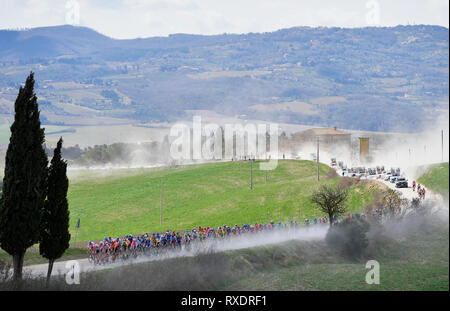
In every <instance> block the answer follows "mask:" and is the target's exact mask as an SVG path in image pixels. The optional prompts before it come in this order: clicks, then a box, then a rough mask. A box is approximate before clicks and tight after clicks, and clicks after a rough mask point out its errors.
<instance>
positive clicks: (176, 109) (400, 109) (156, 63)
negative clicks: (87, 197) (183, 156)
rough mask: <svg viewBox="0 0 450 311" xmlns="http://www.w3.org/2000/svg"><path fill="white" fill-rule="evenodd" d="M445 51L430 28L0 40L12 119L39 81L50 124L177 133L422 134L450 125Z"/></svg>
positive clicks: (60, 29)
mask: <svg viewBox="0 0 450 311" xmlns="http://www.w3.org/2000/svg"><path fill="white" fill-rule="evenodd" d="M448 47H449V45H448V29H447V28H444V27H439V26H425V25H418V26H397V27H367V28H351V29H345V28H325V27H319V28H310V27H294V28H289V29H282V30H279V31H275V32H270V33H248V34H221V35H211V36H202V35H189V34H174V35H170V36H168V37H152V38H145V39H130V40H116V39H113V38H109V37H106V36H103V35H101V34H99V33H97V32H95V31H94V30H92V29H88V28H84V27H74V26H67V25H66V26H55V27H43V28H34V29H29V30H25V31H12V30H0V99H1V100H0V115H2V116H8V115H9V116H10V115H11V108H12V104H13V102H14V99H15V96H16V95H17V89H18V87H19V85H20V83H23V81H24V79H25V77H26V76H27V74H28V73H29V71H30V70H33V71H35V77H36V80H37V85H36V90H37V92H38V97H39V99H40V100H41V101H44V102H45V105H43V106H42V116H43V118H45V119H44V121H45V123H46V124H60V125H74V124H83V122H86V121H85V120H87V119H89V118H90V119H91V120H93V121H92V122H93V123H97V124H100V123H102V124H112V123H115V124H116V123H117V122H120V120H122V122H124V123H128V124H129V123H146V122H154V121H174V120H178V119H183V118H188V117H189V113H188V112H187V111H194V112H197V113H200V111H210V112H211V111H212V112H215V113H218V114H220V115H226V116H236V115H245V116H246V117H245V118H247V119H249V118H250V119H262V120H268V121H273V122H283V123H296V124H306V125H321V126H338V127H339V128H346V129H355V130H372V131H399V132H408V131H420V130H422V129H423V128H424V127H426V126H427V125H428V124H429V123H430V122H434V120H435V118H436V117H438V116H442V115H445V113H446V112H447V113H448V64H449V63H448V55H449V54H448ZM265 106H267V107H265ZM86 108H88V109H90V111H91V113H90V114H89V115H88V116H86V114H85V112H86ZM344 116H345V117H344ZM92 122H91V123H92Z"/></svg>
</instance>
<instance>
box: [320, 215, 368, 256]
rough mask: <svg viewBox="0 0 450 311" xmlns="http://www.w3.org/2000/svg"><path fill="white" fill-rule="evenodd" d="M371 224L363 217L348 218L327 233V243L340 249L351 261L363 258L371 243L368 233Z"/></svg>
mask: <svg viewBox="0 0 450 311" xmlns="http://www.w3.org/2000/svg"><path fill="white" fill-rule="evenodd" d="M369 229H370V224H369V223H368V222H367V221H366V220H365V219H363V218H362V217H361V216H359V215H356V217H354V218H346V219H344V220H343V221H341V222H339V223H336V224H335V225H334V226H333V227H330V229H329V230H328V232H327V235H326V237H325V241H326V242H327V244H328V245H329V246H330V247H333V248H336V249H338V250H339V251H340V252H341V253H342V254H343V255H344V256H346V257H348V258H351V259H358V258H361V256H362V255H363V253H364V251H365V249H366V248H367V246H368V244H369V241H368V239H367V232H369Z"/></svg>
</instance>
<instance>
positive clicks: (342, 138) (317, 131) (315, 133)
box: [292, 127, 351, 150]
mask: <svg viewBox="0 0 450 311" xmlns="http://www.w3.org/2000/svg"><path fill="white" fill-rule="evenodd" d="M292 139H293V141H294V142H296V143H298V144H300V145H316V144H317V139H319V143H320V148H321V149H325V150H332V149H335V148H342V147H344V148H349V150H350V148H351V134H350V133H348V132H345V131H341V130H338V129H337V128H336V127H334V128H312V129H309V130H306V131H302V132H297V133H293V134H292Z"/></svg>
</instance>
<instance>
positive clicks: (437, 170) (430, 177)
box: [417, 162, 449, 199]
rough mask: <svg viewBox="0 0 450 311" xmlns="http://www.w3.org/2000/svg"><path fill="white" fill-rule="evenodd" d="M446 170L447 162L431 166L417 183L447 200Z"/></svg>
mask: <svg viewBox="0 0 450 311" xmlns="http://www.w3.org/2000/svg"><path fill="white" fill-rule="evenodd" d="M448 169H449V167H448V162H447V163H439V164H435V165H431V166H430V167H429V168H428V169H427V171H426V172H425V173H424V174H423V175H422V176H420V178H419V179H418V180H417V181H418V182H419V183H421V184H423V185H425V187H427V188H429V189H430V190H431V191H433V192H436V193H439V194H440V195H442V196H443V197H444V198H446V199H448V198H449V195H448V188H449V183H448Z"/></svg>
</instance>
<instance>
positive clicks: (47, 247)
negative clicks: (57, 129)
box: [39, 138, 70, 285]
mask: <svg viewBox="0 0 450 311" xmlns="http://www.w3.org/2000/svg"><path fill="white" fill-rule="evenodd" d="M62 143H63V141H62V138H60V139H59V141H58V144H57V146H56V149H55V151H54V152H53V158H52V161H51V162H50V168H49V173H48V188H47V200H46V201H45V205H44V210H43V213H42V222H41V240H40V244H39V252H40V254H41V255H42V256H43V257H45V258H47V259H48V272H47V285H48V282H49V281H50V276H51V274H52V269H53V263H54V262H55V260H56V259H58V258H60V257H61V256H62V255H63V254H64V252H65V251H66V249H68V248H69V240H70V233H69V205H68V203H67V189H68V188H69V180H68V179H67V175H66V172H67V163H66V161H64V160H63V159H62V156H61V148H62Z"/></svg>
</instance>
